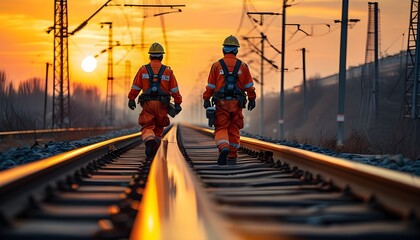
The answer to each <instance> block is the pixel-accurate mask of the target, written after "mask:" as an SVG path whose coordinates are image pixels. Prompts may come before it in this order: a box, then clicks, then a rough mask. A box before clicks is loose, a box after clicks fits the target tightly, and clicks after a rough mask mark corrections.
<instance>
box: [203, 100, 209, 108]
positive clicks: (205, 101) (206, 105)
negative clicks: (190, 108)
mask: <svg viewBox="0 0 420 240" xmlns="http://www.w3.org/2000/svg"><path fill="white" fill-rule="evenodd" d="M203 106H204V108H205V109H207V108H209V107H211V103H210V100H204V105H203Z"/></svg>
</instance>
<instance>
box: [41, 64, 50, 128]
mask: <svg viewBox="0 0 420 240" xmlns="http://www.w3.org/2000/svg"><path fill="white" fill-rule="evenodd" d="M45 65H46V66H45V91H44V125H43V129H46V126H47V101H48V68H49V66H50V65H51V63H48V62H47V63H46V64H45Z"/></svg>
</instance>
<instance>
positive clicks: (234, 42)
mask: <svg viewBox="0 0 420 240" xmlns="http://www.w3.org/2000/svg"><path fill="white" fill-rule="evenodd" d="M223 46H234V47H239V41H238V39H237V38H236V37H234V36H233V35H230V36H229V37H227V38H226V39H225V41H224V42H223Z"/></svg>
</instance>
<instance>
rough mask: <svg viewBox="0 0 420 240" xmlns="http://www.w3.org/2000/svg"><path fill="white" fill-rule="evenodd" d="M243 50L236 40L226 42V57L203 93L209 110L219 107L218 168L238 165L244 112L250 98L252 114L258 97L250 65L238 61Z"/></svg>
mask: <svg viewBox="0 0 420 240" xmlns="http://www.w3.org/2000/svg"><path fill="white" fill-rule="evenodd" d="M239 46H240V45H239V41H238V39H237V38H236V37H234V36H232V35H230V36H229V37H227V38H226V39H225V41H224V42H223V55H224V57H223V58H222V59H220V60H219V61H217V62H215V63H213V65H212V67H211V70H210V74H209V78H208V84H207V86H206V91H205V92H204V93H203V99H204V108H205V109H207V108H209V107H210V106H212V104H215V105H216V111H215V122H214V126H215V131H214V138H215V141H216V145H217V147H218V148H219V158H218V160H217V164H218V165H226V164H229V165H230V164H236V161H237V157H238V153H237V152H238V149H239V146H240V141H239V138H240V135H239V130H240V129H241V128H243V127H244V116H243V115H242V108H245V107H246V102H247V98H248V106H247V107H248V110H249V111H251V110H252V109H254V108H255V98H256V93H255V88H254V83H253V81H252V76H251V73H250V71H249V68H248V65H246V64H245V63H243V62H242V61H241V60H239V59H237V58H236V54H237V53H238V48H239ZM245 93H246V94H245ZM210 98H212V99H211V100H210Z"/></svg>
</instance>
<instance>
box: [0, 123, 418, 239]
mask: <svg viewBox="0 0 420 240" xmlns="http://www.w3.org/2000/svg"><path fill="white" fill-rule="evenodd" d="M241 145H242V148H241V151H240V155H239V158H238V162H237V164H236V165H228V166H217V165H216V159H217V156H218V150H217V148H216V146H215V144H214V141H213V138H212V132H211V131H210V130H206V129H201V128H198V127H195V126H190V125H180V126H175V127H172V128H171V129H170V130H169V132H168V134H167V135H166V136H165V138H164V140H163V142H162V146H161V148H160V149H159V151H158V153H157V155H156V157H155V159H154V160H153V163H152V164H151V163H148V162H144V146H143V144H142V143H141V142H140V141H139V135H138V134H134V135H130V136H126V137H121V138H119V139H118V140H109V142H106V143H98V144H95V146H89V147H88V148H89V149H84V150H81V149H78V150H76V151H79V152H77V153H72V154H73V155H72V156H69V155H65V156H64V155H63V156H61V157H58V156H57V157H56V158H55V159H48V160H47V161H44V162H42V163H41V162H36V163H33V165H30V167H28V166H29V164H28V166H27V167H25V166H22V167H19V168H14V169H11V170H7V171H4V172H1V173H0V196H1V197H0V211H1V212H0V226H1V228H0V229H1V231H0V238H1V239H121V238H130V239H354V238H358V239H420V230H419V229H420V228H419V217H418V216H419V214H420V204H419V202H420V181H419V178H416V177H411V176H409V175H406V174H400V173H396V172H392V171H389V170H385V169H378V168H373V167H370V166H365V165H361V164H356V163H350V162H348V161H345V160H342V159H336V158H332V157H327V156H324V155H320V154H316V153H310V152H307V151H303V150H299V149H293V148H289V147H284V146H279V145H274V144H268V143H264V142H261V141H258V140H254V139H249V138H242V139H241ZM110 146H112V147H111V150H112V151H110V150H109V148H110ZM114 148H115V149H116V150H113V149H114ZM92 151H93V152H92ZM79 154H82V155H79ZM37 164H38V165H37ZM45 166H48V167H45Z"/></svg>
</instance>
